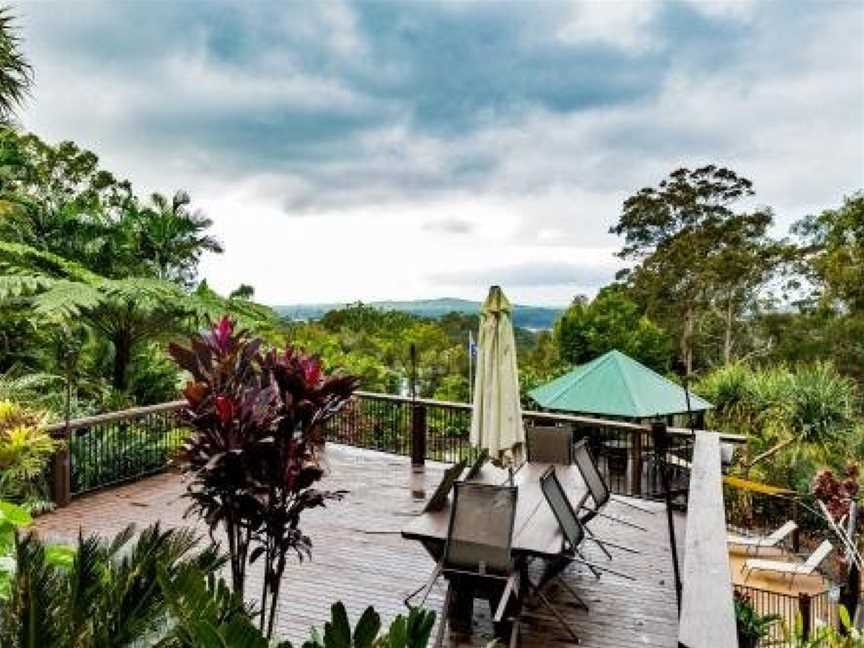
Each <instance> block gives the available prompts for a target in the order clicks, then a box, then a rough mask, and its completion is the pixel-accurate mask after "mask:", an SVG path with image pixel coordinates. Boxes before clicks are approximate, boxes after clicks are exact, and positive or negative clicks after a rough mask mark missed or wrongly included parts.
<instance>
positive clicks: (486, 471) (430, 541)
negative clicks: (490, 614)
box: [402, 462, 587, 627]
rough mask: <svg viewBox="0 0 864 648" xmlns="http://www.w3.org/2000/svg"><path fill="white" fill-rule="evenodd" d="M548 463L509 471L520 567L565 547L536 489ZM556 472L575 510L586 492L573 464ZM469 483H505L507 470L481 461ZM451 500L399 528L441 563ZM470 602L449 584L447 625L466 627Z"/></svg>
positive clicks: (470, 598)
mask: <svg viewBox="0 0 864 648" xmlns="http://www.w3.org/2000/svg"><path fill="white" fill-rule="evenodd" d="M550 465H551V464H548V463H537V462H526V463H524V464H522V465H521V466H520V467H519V468H518V469H517V470H516V471H515V472H514V474H513V485H515V486H516V487H517V488H518V498H517V501H516V518H515V522H514V525H513V543H512V548H511V550H512V553H513V557H514V559H515V561H516V568H517V569H519V570H524V569H525V567H526V565H527V563H528V561H529V560H530V559H531V558H544V559H547V560H554V559H556V558H559V557H560V556H561V554H562V552H563V551H564V537H563V535H562V533H561V529H560V527H559V526H558V521H557V519H556V518H555V514H554V513H553V512H552V509H551V507H550V506H549V505H548V503H547V502H546V499H545V497H544V496H543V491H542V490H541V489H540V476H541V475H542V474H543V473H544V472H545V471H546V470H547V469H548V468H549V466H550ZM555 471H556V474H557V476H558V479H559V480H560V481H561V485H562V486H563V487H564V490H565V491H566V493H567V496H568V498H569V499H570V503H571V504H572V505H573V506H574V508H576V507H578V505H579V503H580V500H581V499H582V497H583V495H584V494H585V493H586V491H587V489H586V486H585V482H584V481H583V479H582V475H581V474H580V473H579V469H578V467H577V466H575V465H556V466H555ZM471 481H472V482H480V483H486V484H496V485H502V486H504V485H509V483H510V474H509V472H508V471H507V470H506V469H501V468H497V467H496V466H493V465H491V464H486V465H485V466H484V467H483V468H482V469H481V471H480V473H479V474H478V475H477V476H476V477H475V478H474V479H472V480H471ZM451 502H452V495H451V497H450V498H448V501H447V504H446V505H445V506H444V507H443V508H441V509H440V510H437V511H431V512H426V513H421V514H420V515H418V516H417V517H416V518H414V519H413V520H412V521H411V522H410V523H408V524H407V525H406V526H405V527H404V528H403V529H402V537H403V538H406V539H409V540H417V541H419V542H420V543H421V544H422V545H423V547H424V548H425V549H426V551H427V552H428V553H429V555H430V556H431V557H432V559H433V560H435V561H436V562H438V561H440V560H441V558H442V556H443V554H444V544H445V542H446V541H447V532H448V528H449V522H450V503H451ZM523 573H524V571H523ZM522 594H524V588H523V592H522ZM472 601H473V591H471V590H467V591H465V590H462V591H460V590H459V589H457V588H455V587H454V590H453V604H452V605H451V625H454V626H462V627H465V626H466V625H470V619H471V603H472Z"/></svg>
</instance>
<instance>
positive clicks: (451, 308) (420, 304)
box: [273, 297, 562, 329]
mask: <svg viewBox="0 0 864 648" xmlns="http://www.w3.org/2000/svg"><path fill="white" fill-rule="evenodd" d="M368 305H369V306H373V307H375V308H380V309H381V310H396V311H402V312H404V313H411V314H413V315H419V316H421V317H429V318H432V319H437V318H439V317H442V316H444V315H446V314H447V313H453V312H456V313H465V314H466V315H475V314H477V313H479V312H480V302H476V301H469V300H467V299H452V298H446V297H445V298H442V299H416V300H413V301H378V302H370V303H369V304H368ZM345 306H346V304H291V305H287V306H273V309H274V310H275V311H276V312H277V313H279V314H280V315H281V316H283V317H287V318H289V319H295V320H316V319H320V318H321V317H323V316H324V314H325V313H327V312H328V311H331V310H336V309H337V308H344V307H345ZM561 312H562V309H560V308H550V307H547V306H525V305H522V304H516V305H515V307H514V311H513V323H514V324H515V325H516V326H521V327H523V328H528V329H549V328H552V324H553V323H554V322H555V319H556V318H557V317H558V315H560V314H561Z"/></svg>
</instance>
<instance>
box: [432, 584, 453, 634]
mask: <svg viewBox="0 0 864 648" xmlns="http://www.w3.org/2000/svg"><path fill="white" fill-rule="evenodd" d="M451 596H452V593H451V589H450V583H449V581H448V583H447V592H446V593H445V594H444V605H443V606H442V608H441V620H440V621H439V622H438V634H437V635H436V637H435V648H441V647H442V646H443V645H444V632H445V630H446V628H447V618H448V617H449V616H450V598H451Z"/></svg>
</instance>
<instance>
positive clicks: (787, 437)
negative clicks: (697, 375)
mask: <svg viewBox="0 0 864 648" xmlns="http://www.w3.org/2000/svg"><path fill="white" fill-rule="evenodd" d="M694 390H695V391H696V392H698V393H699V395H700V396H703V397H704V398H706V399H708V400H709V401H711V402H712V403H713V404H714V406H715V408H714V409H713V410H711V411H710V412H709V415H708V422H707V423H708V427H710V428H713V429H718V430H721V431H724V432H730V433H735V434H745V435H747V437H748V440H747V451H746V454H747V458H745V459H743V461H744V462H745V464H747V465H745V466H744V470H745V472H746V471H748V470H749V469H750V468H751V467H753V468H755V469H756V471H757V474H758V475H760V476H762V477H765V478H768V479H769V480H770V481H771V482H772V483H776V484H778V485H784V486H787V487H790V488H796V489H799V490H802V489H806V488H808V487H809V481H810V478H811V477H812V476H813V474H814V472H815V469H816V467H817V465H818V464H823V463H826V462H827V463H829V464H830V465H832V466H833V467H835V468H837V469H842V468H843V467H845V465H846V463H847V462H848V461H850V460H855V459H858V458H859V457H856V456H855V452H856V445H855V444H854V443H853V440H854V439H855V438H856V437H858V436H859V435H860V431H859V430H860V420H859V412H860V401H859V398H860V397H859V391H858V387H857V385H856V383H855V382H854V381H853V380H851V379H849V378H847V377H845V376H842V375H841V374H839V373H838V372H837V370H836V369H835V368H834V367H833V366H832V365H831V364H829V363H816V364H813V365H803V366H799V367H795V368H790V367H787V366H785V365H776V366H772V367H765V368H760V367H755V366H751V365H747V364H741V363H739V364H733V365H729V366H728V367H721V368H718V369H715V370H714V371H711V372H709V373H708V374H706V375H705V376H704V377H702V378H701V379H700V380H699V381H698V383H697V384H696V385H695V386H694ZM757 457H761V458H760V460H759V462H758V463H756V465H755V466H753V465H752V464H753V462H754V461H755V459H756V458H757ZM769 459H770V461H769Z"/></svg>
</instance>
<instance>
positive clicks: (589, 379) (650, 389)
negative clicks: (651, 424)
mask: <svg viewBox="0 0 864 648" xmlns="http://www.w3.org/2000/svg"><path fill="white" fill-rule="evenodd" d="M528 395H529V396H530V397H531V398H532V399H534V400H535V401H536V402H537V403H538V404H539V405H540V406H541V407H543V408H545V409H550V410H561V411H565V412H579V413H585V414H603V415H605V416H624V417H627V418H636V419H645V418H651V417H652V416H656V415H661V416H664V415H667V414H681V413H686V412H687V397H686V395H685V392H684V388H683V387H681V386H680V385H677V384H675V383H674V382H672V381H671V380H667V379H666V378H664V377H663V376H661V375H660V374H658V373H657V372H656V371H653V370H651V369H649V368H648V367H646V366H645V365H643V364H641V363H639V362H636V361H635V360H634V359H633V358H631V357H630V356H627V355H625V354H623V353H621V352H620V351H609V353H606V354H604V355H602V356H600V357H599V358H596V359H595V360H592V361H591V362H588V363H586V364H583V365H580V366H578V367H576V368H575V369H573V370H572V371H570V372H568V373H566V374H564V375H563V376H561V377H560V378H556V379H555V380H553V381H552V382H550V383H548V384H546V385H543V386H542V387H537V388H536V389H532V390H531V391H530V392H528ZM712 407H713V406H712V405H711V403H709V402H708V401H706V400H705V399H702V398H699V397H698V396H696V395H695V394H694V393H693V392H690V410H691V411H693V412H700V411H704V410H707V409H711V408H712Z"/></svg>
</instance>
